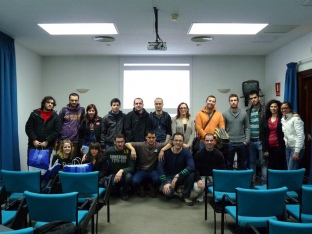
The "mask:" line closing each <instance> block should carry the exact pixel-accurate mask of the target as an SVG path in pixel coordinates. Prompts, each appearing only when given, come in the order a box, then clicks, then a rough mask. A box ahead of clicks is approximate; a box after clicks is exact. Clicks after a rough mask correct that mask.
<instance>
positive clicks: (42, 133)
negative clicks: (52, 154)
mask: <svg viewBox="0 0 312 234" xmlns="http://www.w3.org/2000/svg"><path fill="white" fill-rule="evenodd" d="M61 125H62V123H61V119H60V117H59V116H58V114H56V112H55V111H53V112H52V114H51V117H50V118H49V119H48V120H47V121H44V119H43V118H42V117H41V115H40V109H36V110H34V111H33V112H31V114H30V116H29V118H28V120H27V122H26V125H25V132H26V134H27V136H28V146H30V147H34V144H33V140H38V141H40V142H43V141H48V145H47V147H54V143H55V141H56V139H57V138H58V136H59V134H60V132H61Z"/></svg>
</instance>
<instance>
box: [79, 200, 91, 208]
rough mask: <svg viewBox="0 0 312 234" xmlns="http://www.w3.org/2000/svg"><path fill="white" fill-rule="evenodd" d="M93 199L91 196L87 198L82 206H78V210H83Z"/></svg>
mask: <svg viewBox="0 0 312 234" xmlns="http://www.w3.org/2000/svg"><path fill="white" fill-rule="evenodd" d="M91 201H92V199H91V198H90V197H88V198H86V200H85V201H84V203H82V204H81V205H80V206H78V210H83V209H84V208H85V207H86V205H87V204H89V203H91Z"/></svg>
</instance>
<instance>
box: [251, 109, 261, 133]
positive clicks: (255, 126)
mask: <svg viewBox="0 0 312 234" xmlns="http://www.w3.org/2000/svg"><path fill="white" fill-rule="evenodd" d="M250 138H251V139H258V138H259V109H255V108H252V110H251V113H250Z"/></svg>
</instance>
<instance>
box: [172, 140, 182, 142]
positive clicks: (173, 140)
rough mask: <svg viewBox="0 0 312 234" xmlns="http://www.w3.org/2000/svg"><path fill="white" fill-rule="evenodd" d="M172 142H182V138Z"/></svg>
mask: <svg viewBox="0 0 312 234" xmlns="http://www.w3.org/2000/svg"><path fill="white" fill-rule="evenodd" d="M173 141H174V142H183V141H182V140H173Z"/></svg>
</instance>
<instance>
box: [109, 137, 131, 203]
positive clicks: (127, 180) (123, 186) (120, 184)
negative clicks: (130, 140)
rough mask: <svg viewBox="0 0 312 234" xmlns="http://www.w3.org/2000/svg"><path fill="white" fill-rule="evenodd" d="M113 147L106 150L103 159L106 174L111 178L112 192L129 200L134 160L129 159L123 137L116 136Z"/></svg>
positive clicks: (128, 151) (129, 152) (128, 152)
mask: <svg viewBox="0 0 312 234" xmlns="http://www.w3.org/2000/svg"><path fill="white" fill-rule="evenodd" d="M114 144H115V146H112V147H110V148H108V149H107V151H106V152H105V155H104V158H106V160H108V174H110V175H111V176H112V177H113V179H112V180H113V183H112V186H113V190H114V191H116V192H117V193H118V192H120V198H121V199H122V200H124V201H128V200H129V195H128V191H129V188H130V185H131V181H132V173H133V172H134V164H135V162H134V160H132V159H131V158H130V154H131V151H130V149H128V148H127V147H126V146H125V136H124V135H123V134H117V135H116V136H115V138H114Z"/></svg>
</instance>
